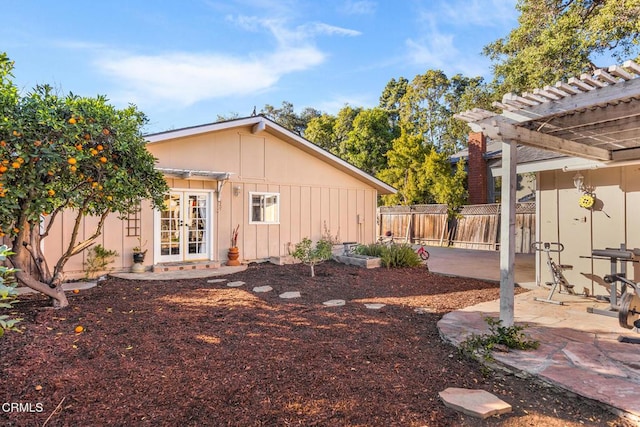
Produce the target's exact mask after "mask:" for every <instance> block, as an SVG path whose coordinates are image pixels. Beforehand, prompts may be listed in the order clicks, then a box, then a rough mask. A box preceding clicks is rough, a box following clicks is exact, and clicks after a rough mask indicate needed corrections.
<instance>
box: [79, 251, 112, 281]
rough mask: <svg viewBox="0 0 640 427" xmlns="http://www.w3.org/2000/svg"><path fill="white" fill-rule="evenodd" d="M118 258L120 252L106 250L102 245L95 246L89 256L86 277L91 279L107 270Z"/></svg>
mask: <svg viewBox="0 0 640 427" xmlns="http://www.w3.org/2000/svg"><path fill="white" fill-rule="evenodd" d="M117 256H118V252H116V251H112V250H109V249H105V248H104V247H103V246H102V245H95V246H93V247H92V248H91V249H90V250H89V255H88V256H87V267H86V271H85V277H86V278H87V279H91V278H93V277H95V275H96V274H97V273H98V272H100V271H104V270H106V268H107V265H109V264H111V263H112V262H113V260H114V258H115V257H117Z"/></svg>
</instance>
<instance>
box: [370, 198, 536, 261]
mask: <svg viewBox="0 0 640 427" xmlns="http://www.w3.org/2000/svg"><path fill="white" fill-rule="evenodd" d="M387 232H391V233H392V234H393V236H394V238H396V239H400V240H404V241H407V242H411V243H423V244H427V245H432V246H453V247H457V248H468V249H485V250H498V249H499V248H500V244H499V242H500V205H499V204H485V205H467V206H463V207H462V209H461V210H460V215H459V216H458V217H457V218H455V219H451V220H448V218H447V206H446V205H413V206H382V207H380V208H379V209H378V234H379V235H380V236H383V237H384V235H385V234H386V233H387ZM535 233H536V214H535V203H518V204H516V252H518V253H530V252H531V242H533V241H534V239H535Z"/></svg>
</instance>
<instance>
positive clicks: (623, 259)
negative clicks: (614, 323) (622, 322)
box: [581, 243, 640, 317]
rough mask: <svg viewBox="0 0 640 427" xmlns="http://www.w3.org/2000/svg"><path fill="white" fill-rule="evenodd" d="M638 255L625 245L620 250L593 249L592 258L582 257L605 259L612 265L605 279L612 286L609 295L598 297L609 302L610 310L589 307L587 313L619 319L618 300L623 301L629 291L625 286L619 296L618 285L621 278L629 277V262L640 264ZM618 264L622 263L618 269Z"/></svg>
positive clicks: (635, 250)
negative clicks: (637, 258)
mask: <svg viewBox="0 0 640 427" xmlns="http://www.w3.org/2000/svg"><path fill="white" fill-rule="evenodd" d="M637 255H640V252H639V251H638V249H634V250H633V251H631V250H627V249H626V245H625V244H624V243H623V244H621V245H620V248H619V249H618V248H605V249H593V250H592V251H591V256H590V257H581V258H591V259H604V260H606V259H608V260H609V261H610V265H611V268H610V274H608V275H606V276H605V278H604V281H605V282H606V283H608V284H610V287H609V295H608V296H599V297H596V298H598V299H604V300H608V301H609V308H608V309H606V310H602V309H598V308H593V307H589V308H587V312H589V313H594V314H601V315H603V316H609V317H619V316H618V311H619V310H620V304H619V303H618V298H621V299H623V298H624V296H625V293H626V291H627V289H626V286H624V285H623V286H622V288H621V289H620V296H618V286H617V283H618V281H620V278H624V277H626V275H627V262H638V261H637V260H636V259H635V257H636V256H637ZM618 263H620V267H618ZM618 268H619V269H618ZM625 282H627V281H625ZM623 283H624V282H623Z"/></svg>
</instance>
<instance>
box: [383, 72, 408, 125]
mask: <svg viewBox="0 0 640 427" xmlns="http://www.w3.org/2000/svg"><path fill="white" fill-rule="evenodd" d="M408 85H409V80H407V79H405V78H404V77H400V78H398V80H396V79H391V80H389V83H387V85H386V86H385V88H384V89H383V90H382V95H380V104H379V106H380V108H382V109H384V110H386V111H387V112H388V113H389V120H391V126H393V127H394V128H397V127H399V126H400V107H401V105H402V104H401V101H402V98H403V97H404V96H405V94H406V93H407V86H408Z"/></svg>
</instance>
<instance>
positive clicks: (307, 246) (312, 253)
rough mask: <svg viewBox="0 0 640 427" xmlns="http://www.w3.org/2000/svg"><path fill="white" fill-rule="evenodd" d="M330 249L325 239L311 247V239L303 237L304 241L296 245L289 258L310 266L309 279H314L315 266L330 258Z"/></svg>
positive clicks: (330, 245) (329, 244)
mask: <svg viewBox="0 0 640 427" xmlns="http://www.w3.org/2000/svg"><path fill="white" fill-rule="evenodd" d="M331 247H332V244H331V242H330V241H328V240H325V239H320V240H319V241H318V243H316V245H315V246H313V242H311V239H309V238H308V237H305V238H304V239H302V242H300V243H298V244H296V246H295V250H294V251H293V253H292V254H291V256H293V257H294V258H296V259H298V260H300V261H302V262H303V263H304V264H306V265H308V266H310V267H311V277H314V276H315V271H314V267H315V265H316V264H320V263H321V262H323V261H326V260H328V259H329V258H331V255H332V253H331Z"/></svg>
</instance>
